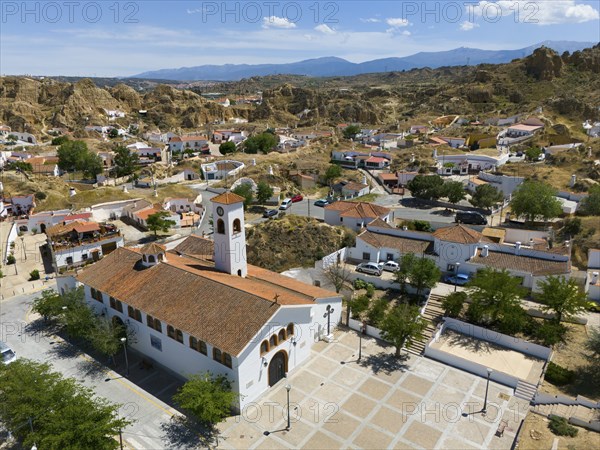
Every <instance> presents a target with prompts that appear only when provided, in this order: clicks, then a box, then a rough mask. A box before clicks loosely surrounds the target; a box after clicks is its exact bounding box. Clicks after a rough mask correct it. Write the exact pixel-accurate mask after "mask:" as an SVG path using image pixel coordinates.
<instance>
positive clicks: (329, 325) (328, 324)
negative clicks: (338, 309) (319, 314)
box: [323, 305, 334, 336]
mask: <svg viewBox="0 0 600 450" xmlns="http://www.w3.org/2000/svg"><path fill="white" fill-rule="evenodd" d="M326 311H327V312H326V313H325V314H323V318H327V336H329V334H330V328H331V313H332V312H333V311H334V309H333V308H332V307H331V305H327V309H326Z"/></svg>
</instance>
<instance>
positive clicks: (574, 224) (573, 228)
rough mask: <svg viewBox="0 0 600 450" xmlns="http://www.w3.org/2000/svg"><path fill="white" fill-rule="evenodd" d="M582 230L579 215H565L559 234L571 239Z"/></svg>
mask: <svg viewBox="0 0 600 450" xmlns="http://www.w3.org/2000/svg"><path fill="white" fill-rule="evenodd" d="M582 230H583V224H582V222H581V219H580V218H579V217H573V218H570V217H567V218H566V219H565V221H564V222H563V227H562V229H561V230H560V234H561V235H562V236H563V237H564V238H565V239H566V240H571V239H573V238H574V237H575V236H577V235H578V234H579V233H581V231H582Z"/></svg>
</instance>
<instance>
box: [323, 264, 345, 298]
mask: <svg viewBox="0 0 600 450" xmlns="http://www.w3.org/2000/svg"><path fill="white" fill-rule="evenodd" d="M323 274H324V275H325V278H327V279H328V280H329V281H330V282H331V284H333V286H334V287H335V292H336V293H338V294H339V292H340V291H341V290H342V288H343V287H344V285H345V284H346V283H347V282H348V281H349V280H350V276H351V275H352V272H351V271H350V269H349V268H348V266H346V264H345V263H344V262H342V261H338V260H336V261H335V262H334V263H333V264H330V265H329V266H327V268H326V269H324V270H323Z"/></svg>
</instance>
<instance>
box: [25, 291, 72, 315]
mask: <svg viewBox="0 0 600 450" xmlns="http://www.w3.org/2000/svg"><path fill="white" fill-rule="evenodd" d="M63 306H65V303H64V301H63V299H62V297H61V296H60V294H59V293H58V292H56V291H54V290H52V289H46V290H44V291H42V296H41V297H37V298H36V299H35V300H33V307H32V309H33V312H36V313H38V314H39V315H41V316H42V317H44V319H46V320H47V319H49V318H50V319H54V318H56V317H58V316H59V315H60V314H61V313H62V307H63Z"/></svg>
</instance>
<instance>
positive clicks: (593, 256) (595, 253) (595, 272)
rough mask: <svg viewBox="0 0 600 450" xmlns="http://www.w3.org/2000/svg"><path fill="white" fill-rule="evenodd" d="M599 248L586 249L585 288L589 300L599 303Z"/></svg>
mask: <svg viewBox="0 0 600 450" xmlns="http://www.w3.org/2000/svg"><path fill="white" fill-rule="evenodd" d="M599 274H600V250H599V249H594V248H591V249H590V250H589V251H588V271H587V278H586V282H585V290H586V292H587V294H588V298H589V299H590V300H593V301H595V302H596V303H600V275H599Z"/></svg>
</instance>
